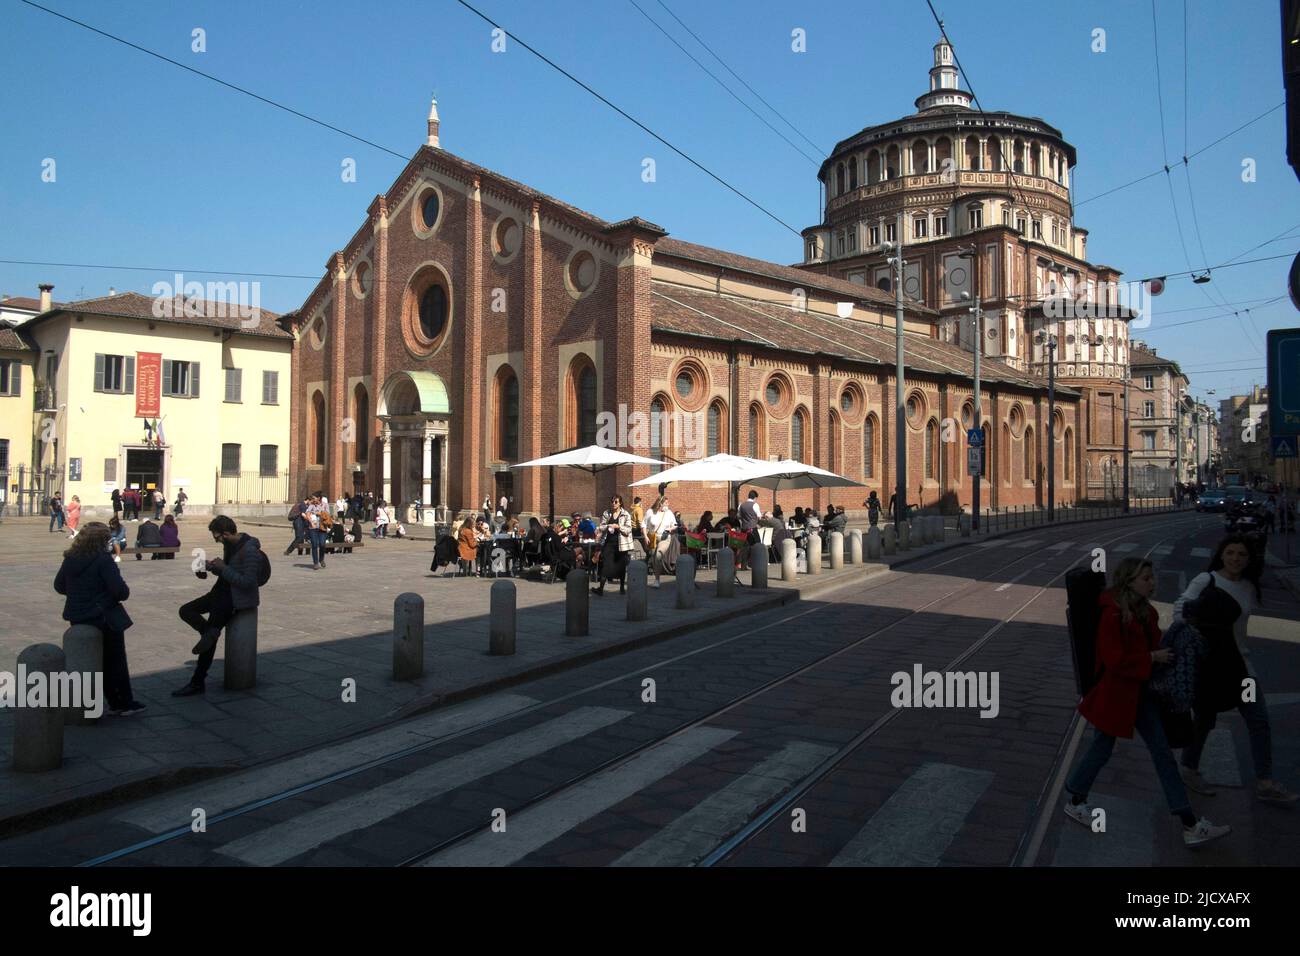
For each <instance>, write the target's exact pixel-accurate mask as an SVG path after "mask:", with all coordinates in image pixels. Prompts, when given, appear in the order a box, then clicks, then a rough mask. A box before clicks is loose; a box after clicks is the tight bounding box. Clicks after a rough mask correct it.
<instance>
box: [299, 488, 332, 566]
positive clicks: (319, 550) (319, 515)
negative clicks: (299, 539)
mask: <svg viewBox="0 0 1300 956" xmlns="http://www.w3.org/2000/svg"><path fill="white" fill-rule="evenodd" d="M328 514H329V512H328V511H327V510H326V509H325V506H324V505H323V504H321V499H320V498H313V499H312V500H311V505H310V506H309V507H308V508H307V511H306V512H305V513H304V514H303V519H304V521H305V522H306V528H307V540H308V541H309V542H310V543H311V569H312V570H313V571H319V570H320V569H321V568H323V567H324V566H325V532H326V528H325V517H326V515H328Z"/></svg>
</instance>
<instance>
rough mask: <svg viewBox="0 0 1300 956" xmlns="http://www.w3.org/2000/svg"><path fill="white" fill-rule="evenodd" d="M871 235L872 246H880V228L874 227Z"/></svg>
mask: <svg viewBox="0 0 1300 956" xmlns="http://www.w3.org/2000/svg"><path fill="white" fill-rule="evenodd" d="M870 234H871V244H872V245H873V246H878V245H880V227H879V226H872V227H871V230H870Z"/></svg>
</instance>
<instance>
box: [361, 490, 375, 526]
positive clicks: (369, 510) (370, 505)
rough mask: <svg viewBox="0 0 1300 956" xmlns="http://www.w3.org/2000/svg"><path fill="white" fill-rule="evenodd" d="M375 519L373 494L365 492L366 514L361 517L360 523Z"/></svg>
mask: <svg viewBox="0 0 1300 956" xmlns="http://www.w3.org/2000/svg"><path fill="white" fill-rule="evenodd" d="M374 517H375V493H374V492H373V491H367V492H366V513H365V515H363V516H362V518H361V520H362V521H371V520H373V518H374Z"/></svg>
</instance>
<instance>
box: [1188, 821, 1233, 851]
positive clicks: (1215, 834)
mask: <svg viewBox="0 0 1300 956" xmlns="http://www.w3.org/2000/svg"><path fill="white" fill-rule="evenodd" d="M1231 832H1232V827H1230V826H1228V825H1227V824H1224V825H1223V826H1215V825H1214V824H1213V823H1211V822H1210V821H1209V820H1207V819H1205V817H1201V819H1199V820H1197V821H1196V826H1191V827H1183V845H1184V846H1186V847H1188V848H1189V849H1190V848H1193V847H1198V846H1204V845H1205V844H1206V843H1209V842H1211V841H1212V840H1217V839H1219V837H1225V836H1227V835H1228V834H1229V833H1231Z"/></svg>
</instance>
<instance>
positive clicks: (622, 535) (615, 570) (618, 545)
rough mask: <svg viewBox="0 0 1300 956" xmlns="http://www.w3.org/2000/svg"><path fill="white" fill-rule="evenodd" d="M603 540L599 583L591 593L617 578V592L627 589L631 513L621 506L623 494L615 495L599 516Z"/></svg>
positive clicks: (630, 544)
mask: <svg viewBox="0 0 1300 956" xmlns="http://www.w3.org/2000/svg"><path fill="white" fill-rule="evenodd" d="M600 527H601V528H602V529H604V531H605V536H604V541H603V543H602V544H601V546H600V584H599V586H598V587H595V588H593V589H592V593H593V594H604V593H605V582H606V581H612V580H614V579H615V578H617V579H618V593H619V594H622V593H624V592H625V591H626V590H627V564H628V561H629V560H630V559H631V556H632V515H631V514H630V513H629V512H628V511H627V509H625V508H624V507H623V496H622V495H615V496H614V497H613V498H612V499H610V502H609V510H608V511H606V512H605V513H604V514H603V515H601V516H600Z"/></svg>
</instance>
